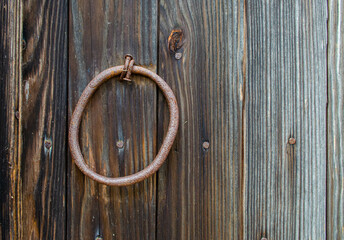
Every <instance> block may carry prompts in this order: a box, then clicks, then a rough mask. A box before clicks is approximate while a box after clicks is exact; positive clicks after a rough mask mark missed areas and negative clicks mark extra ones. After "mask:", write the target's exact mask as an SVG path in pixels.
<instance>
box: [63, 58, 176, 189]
mask: <svg viewBox="0 0 344 240" xmlns="http://www.w3.org/2000/svg"><path fill="white" fill-rule="evenodd" d="M125 58H126V60H125V64H124V65H120V66H115V67H112V68H108V69H106V70H104V71H103V72H101V73H99V74H98V75H97V76H95V77H94V78H93V79H92V81H91V82H90V83H89V84H88V85H87V86H86V88H85V90H84V91H83V93H82V94H81V96H80V98H79V101H78V103H77V104H76V106H75V109H74V112H73V115H72V118H71V121H70V125H69V138H68V140H69V147H70V151H71V154H72V158H73V159H74V161H75V164H76V165H77V166H78V167H79V169H80V170H81V172H83V173H84V174H85V175H86V176H88V177H89V178H91V179H93V180H94V181H97V182H99V183H102V184H105V185H109V186H128V185H131V184H134V183H137V182H140V181H142V180H144V179H146V178H148V177H150V176H151V175H153V174H154V173H155V172H156V171H158V169H159V168H160V166H161V165H162V164H163V163H164V161H165V160H166V158H167V156H168V153H169V151H170V150H171V148H172V145H173V142H174V139H175V137H176V135H177V132H178V123H179V109H178V104H177V99H176V97H175V96H174V94H173V91H172V89H171V88H170V87H169V85H168V84H167V83H166V82H165V81H164V80H163V79H162V78H161V77H160V76H158V75H157V74H156V73H154V72H152V71H150V70H148V69H146V68H143V67H140V66H135V65H134V60H133V58H132V56H130V55H126V57H125ZM119 74H121V78H120V79H123V80H126V81H131V80H130V75H131V74H140V75H143V76H145V77H148V78H150V79H151V80H153V81H154V82H155V83H156V84H157V85H158V87H159V88H160V90H161V91H162V92H163V94H164V97H165V99H166V100H167V103H168V109H169V112H170V122H169V125H168V130H167V134H166V136H165V138H164V140H163V142H162V145H161V147H160V149H159V151H158V154H157V155H156V156H155V158H154V160H153V161H152V162H151V163H150V164H149V165H148V166H147V167H145V168H144V169H143V170H141V171H139V172H137V173H134V174H132V175H128V176H123V177H115V178H110V177H106V176H103V175H100V174H98V173H96V172H94V171H93V170H92V169H91V168H90V167H89V166H88V165H87V164H86V163H85V161H84V157H83V155H82V153H81V150H80V145H79V140H78V136H79V128H80V122H81V117H82V114H83V111H84V110H85V107H86V105H87V103H88V101H89V100H90V98H91V97H92V95H93V93H94V92H95V91H96V89H97V88H98V87H99V86H100V85H101V84H103V83H104V82H106V81H107V80H108V79H110V78H112V77H114V76H117V75H119Z"/></svg>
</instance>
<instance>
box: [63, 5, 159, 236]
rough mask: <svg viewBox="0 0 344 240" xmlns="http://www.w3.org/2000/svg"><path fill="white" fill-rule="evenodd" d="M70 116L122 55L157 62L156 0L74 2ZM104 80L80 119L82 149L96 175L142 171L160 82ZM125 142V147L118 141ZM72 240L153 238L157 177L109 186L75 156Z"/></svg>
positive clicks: (149, 154)
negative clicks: (81, 166) (86, 173)
mask: <svg viewBox="0 0 344 240" xmlns="http://www.w3.org/2000/svg"><path fill="white" fill-rule="evenodd" d="M69 14H70V24H69V26H70V34H69V50H70V53H69V61H70V71H69V98H68V99H69V115H71V114H72V111H73V109H74V106H75V104H76V102H77V100H78V99H79V97H80V95H81V93H82V91H83V89H84V88H85V87H86V85H87V84H88V83H89V82H90V81H91V79H92V78H93V77H94V76H95V75H97V74H98V73H100V72H101V71H102V70H105V69H106V68H109V67H112V66H115V65H122V64H123V63H124V55H125V54H127V53H128V54H131V55H133V57H134V59H135V62H136V64H139V65H143V66H144V67H147V68H149V69H151V70H153V71H155V69H156V64H157V50H156V49H157V2H156V0H151V1H133V0H132V1H127V0H122V1H108V0H106V1H100V0H98V1H94V0H88V1H85V0H71V1H70V12H69ZM132 79H133V83H132V84H128V83H127V82H120V81H119V80H118V78H115V79H110V80H109V81H108V82H106V83H104V84H103V85H102V86H101V87H100V88H99V89H98V90H97V92H96V93H95V95H94V96H93V97H92V99H91V101H90V102H89V104H88V106H87V108H86V110H85V112H84V115H83V120H82V123H81V130H80V146H81V150H82V153H83V155H84V158H85V161H86V162H87V164H89V166H91V167H92V168H93V169H94V170H95V171H96V172H98V173H100V174H102V175H105V176H109V177H118V176H124V175H128V174H132V173H134V172H137V171H139V170H141V169H143V168H144V167H145V166H147V165H148V164H149V163H150V162H151V161H152V160H153V158H154V156H155V152H156V135H157V132H156V107H157V105H156V100H157V90H156V86H155V84H154V83H153V82H152V81H151V80H149V79H146V78H143V77H139V76H133V77H132ZM118 141H123V142H124V147H123V148H118V147H117V146H116V143H117V142H118ZM68 171H69V183H68V186H69V187H68V196H69V200H68V214H69V215H68V234H67V239H92V240H93V239H95V238H96V237H97V236H101V237H103V239H154V238H155V231H156V229H155V221H156V215H155V212H156V177H155V176H153V177H151V178H149V179H147V180H145V181H143V182H141V183H138V184H135V185H133V186H130V187H107V186H105V185H101V184H97V183H95V182H94V181H92V180H90V179H89V178H87V177H85V176H84V175H83V174H82V173H81V172H80V171H79V170H78V169H77V167H76V166H75V164H74V163H73V162H72V160H71V159H70V161H69V170H68Z"/></svg>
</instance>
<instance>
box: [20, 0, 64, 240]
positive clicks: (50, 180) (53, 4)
mask: <svg viewBox="0 0 344 240" xmlns="http://www.w3.org/2000/svg"><path fill="white" fill-rule="evenodd" d="M67 10H68V9H67V1H66V0H63V1H45V0H33V1H26V2H24V3H23V13H22V14H23V30H22V38H23V51H22V81H21V83H20V84H21V98H20V111H19V118H20V130H19V131H20V141H19V144H20V146H19V151H20V152H19V154H20V157H19V160H20V162H19V163H18V165H17V167H18V169H17V171H18V173H20V179H17V181H18V182H19V183H20V188H17V189H16V192H17V193H18V195H19V196H18V198H19V199H20V201H21V203H20V210H19V211H20V214H19V215H18V216H17V217H18V219H15V221H18V224H19V225H20V227H19V228H18V238H16V239H61V237H64V236H65V233H66V229H65V217H66V208H65V204H66V201H65V193H66V181H65V180H66V120H67V119H66V113H67V106H66V100H67V86H66V83H67V27H68V26H67Z"/></svg>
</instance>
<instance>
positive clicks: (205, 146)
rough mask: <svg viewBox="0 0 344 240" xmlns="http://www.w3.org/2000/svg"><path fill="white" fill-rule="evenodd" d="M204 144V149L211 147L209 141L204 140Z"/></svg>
mask: <svg viewBox="0 0 344 240" xmlns="http://www.w3.org/2000/svg"><path fill="white" fill-rule="evenodd" d="M202 146H203V148H204V149H208V148H209V147H210V144H209V142H208V141H204V142H203V144H202Z"/></svg>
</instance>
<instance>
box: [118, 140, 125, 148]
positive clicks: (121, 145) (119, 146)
mask: <svg viewBox="0 0 344 240" xmlns="http://www.w3.org/2000/svg"><path fill="white" fill-rule="evenodd" d="M116 146H117V147H118V148H123V146H124V142H123V141H122V140H119V141H117V143H116Z"/></svg>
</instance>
